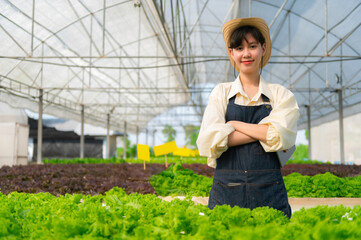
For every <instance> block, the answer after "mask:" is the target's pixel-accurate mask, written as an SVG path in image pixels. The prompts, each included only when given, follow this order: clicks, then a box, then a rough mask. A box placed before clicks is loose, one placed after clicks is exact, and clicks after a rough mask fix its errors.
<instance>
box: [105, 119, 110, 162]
mask: <svg viewBox="0 0 361 240" xmlns="http://www.w3.org/2000/svg"><path fill="white" fill-rule="evenodd" d="M109 132H110V114H109V113H108V114H107V150H106V158H107V159H108V158H109V156H110V136H109Z"/></svg>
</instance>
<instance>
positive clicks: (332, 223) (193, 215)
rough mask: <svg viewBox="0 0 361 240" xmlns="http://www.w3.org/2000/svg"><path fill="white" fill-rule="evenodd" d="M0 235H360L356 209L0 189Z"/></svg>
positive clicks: (360, 219) (359, 215)
mask: <svg viewBox="0 0 361 240" xmlns="http://www.w3.org/2000/svg"><path fill="white" fill-rule="evenodd" d="M0 202H1V204H0V222H1V225H0V237H1V238H2V239H302V240H303V239H314V240H317V239H360V237H361V208H360V207H359V206H358V207H354V208H349V207H344V206H337V207H327V206H319V207H316V208H311V209H307V210H305V209H303V210H300V211H298V212H296V213H294V215H293V216H292V218H291V220H288V219H287V218H286V217H285V215H284V214H283V213H282V212H279V211H277V210H274V209H269V208H265V207H264V208H256V209H254V210H252V211H251V210H249V209H241V208H238V207H234V208H230V207H229V206H217V207H216V208H214V209H213V210H209V209H208V208H207V207H206V206H204V205H194V203H193V202H192V201H180V200H175V201H172V202H165V201H162V200H161V199H160V198H158V197H157V196H155V195H154V194H144V195H142V194H130V195H128V194H126V192H125V191H124V190H122V189H119V188H113V189H112V190H110V191H108V192H106V193H105V195H96V196H89V195H81V194H74V195H69V194H66V195H65V196H59V197H55V196H53V195H51V194H49V193H39V194H26V193H15V192H14V193H10V194H8V195H3V194H0Z"/></svg>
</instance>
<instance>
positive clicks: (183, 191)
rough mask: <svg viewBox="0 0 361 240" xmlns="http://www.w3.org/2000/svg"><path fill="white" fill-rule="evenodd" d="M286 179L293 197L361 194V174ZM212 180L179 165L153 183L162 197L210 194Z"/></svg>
mask: <svg viewBox="0 0 361 240" xmlns="http://www.w3.org/2000/svg"><path fill="white" fill-rule="evenodd" d="M283 179H284V181H285V186H286V189H287V192H288V196H289V197H323V198H327V197H350V198H359V197H361V176H358V177H351V178H339V177H336V176H334V175H332V174H331V173H324V174H317V175H315V176H303V175H301V174H299V173H292V174H290V175H288V176H285V177H283ZM212 181H213V180H212V178H207V177H204V176H201V175H198V174H195V173H194V172H193V171H191V170H189V169H185V168H183V167H182V166H181V165H179V164H175V165H172V166H170V167H169V168H167V169H166V170H165V171H163V172H161V173H160V174H158V175H153V176H152V177H151V178H150V183H151V185H152V186H153V188H154V189H155V190H156V193H157V194H158V195H161V196H168V195H172V196H177V195H185V196H208V195H209V192H210V190H211V187H212Z"/></svg>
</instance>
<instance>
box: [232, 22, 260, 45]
mask: <svg viewBox="0 0 361 240" xmlns="http://www.w3.org/2000/svg"><path fill="white" fill-rule="evenodd" d="M248 33H250V34H252V36H253V37H254V38H255V39H256V40H257V41H258V42H259V43H260V44H261V45H263V44H264V43H265V39H264V37H263V35H262V33H261V32H260V31H259V30H258V28H256V27H253V26H242V27H240V28H237V29H236V30H234V32H233V33H232V35H231V38H230V41H229V45H230V46H228V47H229V48H236V47H239V46H240V45H241V44H242V41H243V40H246V42H247V38H246V35H247V34H248Z"/></svg>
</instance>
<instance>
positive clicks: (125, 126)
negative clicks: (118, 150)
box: [123, 121, 127, 159]
mask: <svg viewBox="0 0 361 240" xmlns="http://www.w3.org/2000/svg"><path fill="white" fill-rule="evenodd" d="M123 158H124V159H127V122H126V121H124V151H123Z"/></svg>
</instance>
